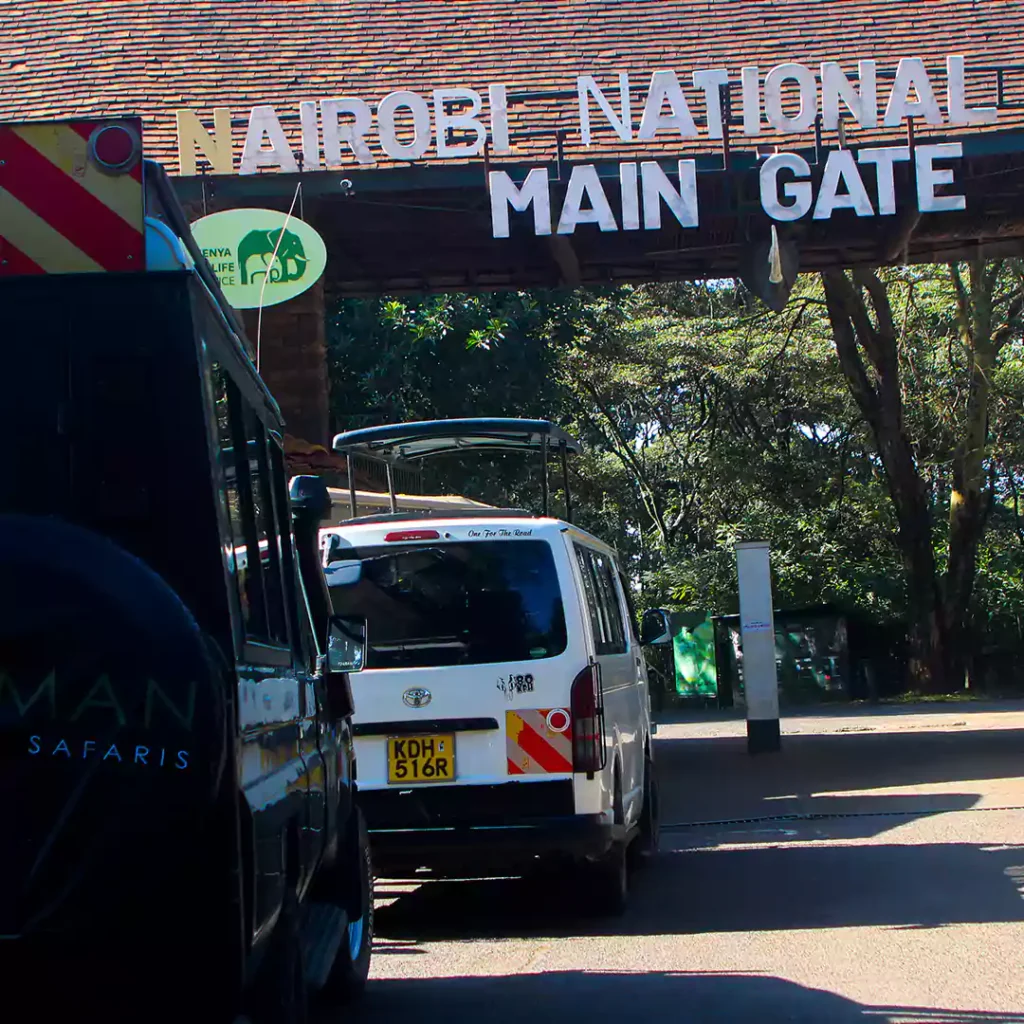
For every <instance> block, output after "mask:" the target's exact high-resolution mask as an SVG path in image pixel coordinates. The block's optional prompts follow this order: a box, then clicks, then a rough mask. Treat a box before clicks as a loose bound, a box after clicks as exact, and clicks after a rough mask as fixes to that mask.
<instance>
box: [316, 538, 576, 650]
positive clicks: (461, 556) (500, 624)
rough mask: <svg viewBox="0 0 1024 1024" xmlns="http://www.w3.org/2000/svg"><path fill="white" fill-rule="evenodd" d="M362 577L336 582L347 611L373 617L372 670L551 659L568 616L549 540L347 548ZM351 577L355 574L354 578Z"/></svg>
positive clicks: (335, 595) (342, 610)
mask: <svg viewBox="0 0 1024 1024" xmlns="http://www.w3.org/2000/svg"><path fill="white" fill-rule="evenodd" d="M350 559H351V560H353V561H354V560H358V561H359V562H360V574H359V579H358V580H357V581H355V582H347V583H344V584H341V585H332V587H331V600H332V603H333V605H334V611H335V613H336V614H339V615H365V616H366V618H367V620H368V628H367V639H368V642H369V650H368V652H367V663H366V667H367V668H426V667H432V666H439V665H480V664H487V663H493V662H505V661H528V660H536V659H539V658H552V657H554V656H555V655H557V654H561V653H562V651H564V650H565V644H566V636H565V612H564V609H563V607H562V594H561V590H560V588H559V585H558V574H557V572H556V570H555V561H554V558H553V557H552V554H551V548H550V546H549V545H548V544H547V543H546V542H544V541H537V540H522V541H519V540H517V541H507V540H505V541H487V540H481V541H473V542H470V543H462V544H460V543H455V544H439V545H431V546H426V545H415V546H403V547H398V546H396V545H390V544H389V545H387V546H386V547H366V548H358V549H355V550H352V551H346V552H345V560H346V561H348V560H350ZM344 578H345V579H351V576H350V575H348V574H346V576H345V577H344Z"/></svg>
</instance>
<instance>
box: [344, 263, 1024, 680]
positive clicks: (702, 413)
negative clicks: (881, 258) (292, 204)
mask: <svg viewBox="0 0 1024 1024" xmlns="http://www.w3.org/2000/svg"><path fill="white" fill-rule="evenodd" d="M1022 282H1024V278H1022V270H1021V267H1020V265H1019V264H1018V263H1017V262H1015V261H1005V262H999V263H991V264H984V263H977V264H972V265H970V266H954V267H949V266H927V267H913V268H895V269H887V270H885V271H878V272H872V273H868V272H863V271H861V272H858V273H855V274H852V275H851V274H843V273H833V274H831V275H825V276H824V277H823V278H819V277H814V276H806V277H804V278H801V279H800V280H799V281H798V284H797V287H796V288H795V289H794V292H793V295H792V297H791V299H790V301H789V304H788V306H787V308H786V309H785V310H784V311H783V312H781V313H773V312H770V311H768V310H767V309H765V308H764V307H763V306H761V305H760V304H758V303H757V302H756V301H755V300H754V299H753V298H752V297H751V296H750V295H749V293H747V292H746V291H745V289H744V288H743V287H742V286H740V285H737V284H735V283H733V282H714V283H706V284H690V283H674V284H656V285H655V284H652V285H647V286H643V287H622V288H615V289H608V290H605V291H587V292H582V291H580V292H564V291H563V292H558V291H549V292H537V291H534V292H505V293H495V294H486V295H474V296H468V295H440V296H428V297H422V298H416V299H409V298H401V299H399V298H394V297H389V298H382V299H379V300H351V299H350V300H345V301H344V302H343V303H342V304H341V305H340V306H339V307H338V308H337V309H336V310H334V311H333V313H332V318H331V322H330V327H329V348H330V357H331V379H332V408H333V414H334V417H335V422H336V426H337V428H338V429H354V428H356V427H360V426H368V425H372V424H377V423H386V422H396V421H400V420H405V419H421V418H440V417H455V416H483V415H489V416H494V415H507V416H529V417H543V418H549V419H552V420H554V421H556V422H558V423H559V424H561V425H562V426H564V427H565V428H567V429H568V430H569V431H570V432H571V433H574V434H575V435H576V436H578V437H579V438H580V440H581V441H583V442H584V446H585V452H584V454H583V455H582V456H581V457H580V458H578V459H577V460H575V462H574V465H573V467H572V474H571V479H572V489H573V492H574V493H573V498H574V503H575V504H576V507H577V516H576V518H577V521H578V522H580V523H581V524H582V525H583V526H585V527H586V528H588V529H590V530H592V531H593V532H595V533H597V534H599V535H601V536H602V537H604V538H605V539H607V540H609V541H610V542H612V543H614V544H615V545H616V546H617V547H618V549H619V551H620V553H621V554H622V556H623V561H624V564H625V565H626V566H627V567H628V569H629V572H630V574H631V577H632V579H633V581H634V584H635V586H636V588H637V592H638V594H637V596H638V598H639V602H638V603H640V604H641V606H653V605H668V606H672V607H675V608H678V609H681V610H694V609H702V610H707V611H710V612H714V613H725V612H733V611H735V610H736V602H737V597H736V578H735V558H734V553H733V547H734V544H735V543H736V542H737V541H739V540H744V539H747V540H749V539H755V538H756V539H766V540H768V541H770V542H771V547H772V568H773V576H774V586H775V590H776V595H775V596H776V603H777V605H778V606H780V607H787V606H788V607H799V606H810V605H817V604H823V603H831V604H836V605H839V606H840V607H844V608H848V609H850V610H856V611H860V612H862V613H864V614H866V615H868V616H870V617H872V618H874V619H876V620H878V621H887V620H896V621H900V622H902V623H905V625H906V627H907V629H908V632H909V634H910V635H911V639H912V640H913V641H914V643H915V644H916V647H915V651H916V661H915V666H914V672H915V679H914V680H911V682H912V683H913V682H915V681H916V683H917V684H918V685H920V686H922V687H923V688H929V689H950V688H954V687H956V686H959V685H961V684H962V682H963V678H962V677H963V672H964V670H965V667H966V668H968V669H969V668H970V667H971V666H972V665H973V664H974V662H975V660H976V658H975V657H974V655H975V654H976V655H978V656H980V655H981V654H983V653H984V652H986V651H992V650H994V649H1000V650H1004V649H1005V650H1012V649H1016V648H1017V647H1019V646H1020V641H1021V639H1022V636H1024V631H1022V630H1024V572H1022V569H1024V518H1022V516H1024V512H1022V508H1021V504H1022V499H1021V491H1022V489H1024V476H1022V472H1024V427H1022V424H1021V416H1020V413H1021V408H1022V401H1024V342H1022V323H1024V315H1022V306H1024V291H1022ZM539 474H540V467H539V465H538V462H537V460H536V459H535V458H534V459H524V458H523V457H518V456H505V457H503V458H499V459H492V460H481V459H480V458H479V457H477V458H476V459H462V460H451V459H448V460H445V461H444V462H440V463H438V464H437V465H436V466H435V467H434V468H433V469H432V471H431V480H430V484H431V487H432V488H435V489H438V490H448V491H457V492H462V493H466V494H468V495H470V496H472V497H477V498H480V499H481V500H485V501H491V502H494V503H500V504H503V505H513V506H519V507H536V506H537V504H538V502H539V497H540V476H539ZM557 479H558V475H557V474H555V473H552V483H553V485H554V484H555V481H556V480H557ZM553 501H554V507H555V508H558V507H560V506H559V502H560V501H561V496H560V494H559V493H558V492H557V490H556V492H555V494H554V496H553Z"/></svg>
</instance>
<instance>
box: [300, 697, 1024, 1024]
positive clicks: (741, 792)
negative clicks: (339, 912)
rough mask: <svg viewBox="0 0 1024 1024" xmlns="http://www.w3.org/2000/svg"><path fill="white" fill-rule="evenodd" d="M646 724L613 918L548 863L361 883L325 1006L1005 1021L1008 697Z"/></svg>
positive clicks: (1015, 887)
mask: <svg viewBox="0 0 1024 1024" xmlns="http://www.w3.org/2000/svg"><path fill="white" fill-rule="evenodd" d="M715 717H718V718H720V719H721V720H719V721H714V722H709V721H708V720H707V718H706V717H705V716H685V717H684V718H682V719H680V720H677V721H676V722H675V723H674V724H663V725H662V727H661V728H660V729H659V738H658V742H657V749H656V755H655V756H656V758H657V760H658V762H659V765H660V769H661V773H662V787H663V795H664V803H665V812H664V820H665V822H666V825H667V828H666V831H665V834H664V836H663V842H662V853H661V855H660V856H659V857H658V858H657V859H656V860H655V862H654V863H653V864H652V865H651V866H650V867H649V868H647V869H646V870H645V871H643V872H641V873H639V874H638V875H636V876H635V878H634V892H633V899H632V905H631V907H630V910H629V912H628V913H627V914H626V916H625V917H623V918H621V919H617V920H609V919H594V918H585V917H579V916H574V915H573V914H571V913H570V912H569V911H568V910H567V909H566V906H565V905H564V894H562V893H560V892H559V891H558V890H557V889H556V888H554V887H552V886H551V885H550V883H548V884H542V883H540V882H528V881H524V880H496V881H484V882H427V883H424V884H422V885H420V886H410V885H398V884H391V883H388V882H386V881H382V882H381V883H380V892H379V895H380V896H381V900H380V904H379V909H378V941H377V947H376V951H375V960H374V966H373V981H372V982H371V985H370V987H369V990H368V992H367V996H366V1000H365V1002H364V1003H363V1005H362V1007H361V1008H360V1009H359V1010H358V1011H356V1012H355V1013H354V1014H353V1013H352V1011H348V1012H347V1013H345V1014H342V1013H341V1012H340V1011H327V1012H323V1013H322V1014H321V1016H320V1019H319V1020H318V1022H317V1024H327V1022H329V1021H333V1020H343V1019H344V1020H353V1019H356V1020H360V1021H370V1020H374V1021H408V1020H413V1019H416V1020H425V1019H429V1020H438V1021H440V1020H444V1021H446V1022H460V1021H481V1020H482V1021H486V1022H489V1024H490V1022H493V1024H504V1022H506V1021H507V1022H512V1021H516V1022H527V1024H537V1022H547V1021H556V1020H557V1021H562V1022H564V1021H595V1020H596V1021H604V1020H608V1021H611V1020H637V1019H640V1018H646V1019H650V1020H665V1019H667V1020H672V1021H690V1020H693V1021H705V1020H707V1021H756V1022H764V1021H807V1022H811V1021H813V1022H816V1024H818V1022H831V1021H838V1022H840V1024H845V1022H852V1021H862V1022H867V1021H878V1022H894V1024H895V1022H932V1024H940V1022H949V1024H960V1022H979V1021H1007V1022H1010V1021H1013V1022H1021V1024H1024V809H1022V808H1024V777H1022V776H1024V705H1021V704H1016V705H1013V704H1005V705H994V706H992V707H985V706H951V707H946V706H943V707H939V708H934V707H929V708H925V709H919V708H912V709H905V710H901V711H898V712H894V711H893V710H892V709H885V710H884V711H860V712H854V713H851V712H848V711H843V712H840V713H836V712H831V713H826V714H822V715H819V716H810V717H805V718H800V719H789V720H787V721H785V722H784V750H783V752H782V753H781V754H778V755H763V756H761V757H759V758H756V759H751V758H749V757H748V756H747V754H746V753H745V744H744V740H743V725H742V722H741V721H734V720H731V719H729V718H726V717H724V716H715Z"/></svg>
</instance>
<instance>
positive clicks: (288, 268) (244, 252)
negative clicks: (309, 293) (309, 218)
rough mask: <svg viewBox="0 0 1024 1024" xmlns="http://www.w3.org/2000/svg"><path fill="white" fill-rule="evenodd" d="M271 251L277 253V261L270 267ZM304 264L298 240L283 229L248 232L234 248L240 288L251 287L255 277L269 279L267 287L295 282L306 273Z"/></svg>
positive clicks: (272, 254)
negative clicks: (269, 284)
mask: <svg viewBox="0 0 1024 1024" xmlns="http://www.w3.org/2000/svg"><path fill="white" fill-rule="evenodd" d="M278 240H280V245H279V244H278ZM274 249H277V259H276V260H274V262H273V265H271V260H273V259H274ZM252 261H255V263H252ZM308 263H309V260H308V259H307V258H306V250H305V249H303V247H302V240H301V239H300V238H299V236H298V235H294V234H292V232H291V231H286V230H285V229H284V228H275V229H273V230H270V231H250V232H249V233H248V234H247V235H246V236H245V237H244V238H243V239H242V241H241V242H239V244H238V268H239V274H240V277H241V282H242V284H249V283H250V282H251V283H252V284H255V283H256V279H257V278H258V277H269V282H270V283H271V284H283V283H286V282H288V281H298V280H300V279H301V278H302V276H303V274H305V273H306V265H307V264H308Z"/></svg>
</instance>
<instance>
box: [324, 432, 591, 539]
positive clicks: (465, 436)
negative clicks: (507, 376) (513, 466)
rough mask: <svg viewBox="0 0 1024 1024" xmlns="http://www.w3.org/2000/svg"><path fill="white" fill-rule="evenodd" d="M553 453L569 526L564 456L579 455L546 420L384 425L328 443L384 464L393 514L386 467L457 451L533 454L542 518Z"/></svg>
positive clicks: (353, 500) (574, 445) (351, 491)
mask: <svg viewBox="0 0 1024 1024" xmlns="http://www.w3.org/2000/svg"><path fill="white" fill-rule="evenodd" d="M552 449H555V450H556V451H557V452H558V453H559V456H560V457H561V462H562V476H563V482H564V487H565V505H566V509H565V511H566V520H567V521H569V522H571V521H572V498H571V496H570V492H569V468H568V464H567V459H566V456H567V455H568V454H569V453H570V452H571V453H572V454H574V455H575V454H578V453H579V452H580V445H579V442H578V441H576V440H574V439H573V438H571V437H570V436H569V435H568V434H567V433H566V432H565V431H564V430H562V429H561V427H558V426H556V425H555V424H554V423H550V422H548V421H547V420H519V419H511V418H500V417H499V418H479V419H476V418H474V419H458V420H421V421H419V422H416V423H389V424H386V425H384V426H380V427H366V428H364V429H363V430H350V431H348V432H347V433H344V434H338V435H337V436H336V437H335V438H334V450H335V451H336V452H340V453H342V454H344V455H349V454H352V455H362V456H363V457H364V458H371V459H379V460H380V461H382V462H384V463H386V464H387V469H388V492H389V497H390V500H391V511H392V512H397V511H398V507H397V504H396V501H395V489H394V483H393V480H392V475H391V466H392V465H394V464H395V463H397V462H399V461H413V460H417V459H428V458H431V457H432V456H435V455H451V454H456V453H458V452H494V451H535V452H539V453H540V455H541V460H542V462H543V465H544V473H543V474H542V477H543V506H544V515H547V514H548V504H549V501H548V473H547V465H548V456H549V453H550V452H551V450H552ZM348 485H349V495H350V500H351V506H352V516H353V518H354V517H355V515H356V498H355V485H354V482H353V479H352V465H351V461H350V462H349V470H348Z"/></svg>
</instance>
